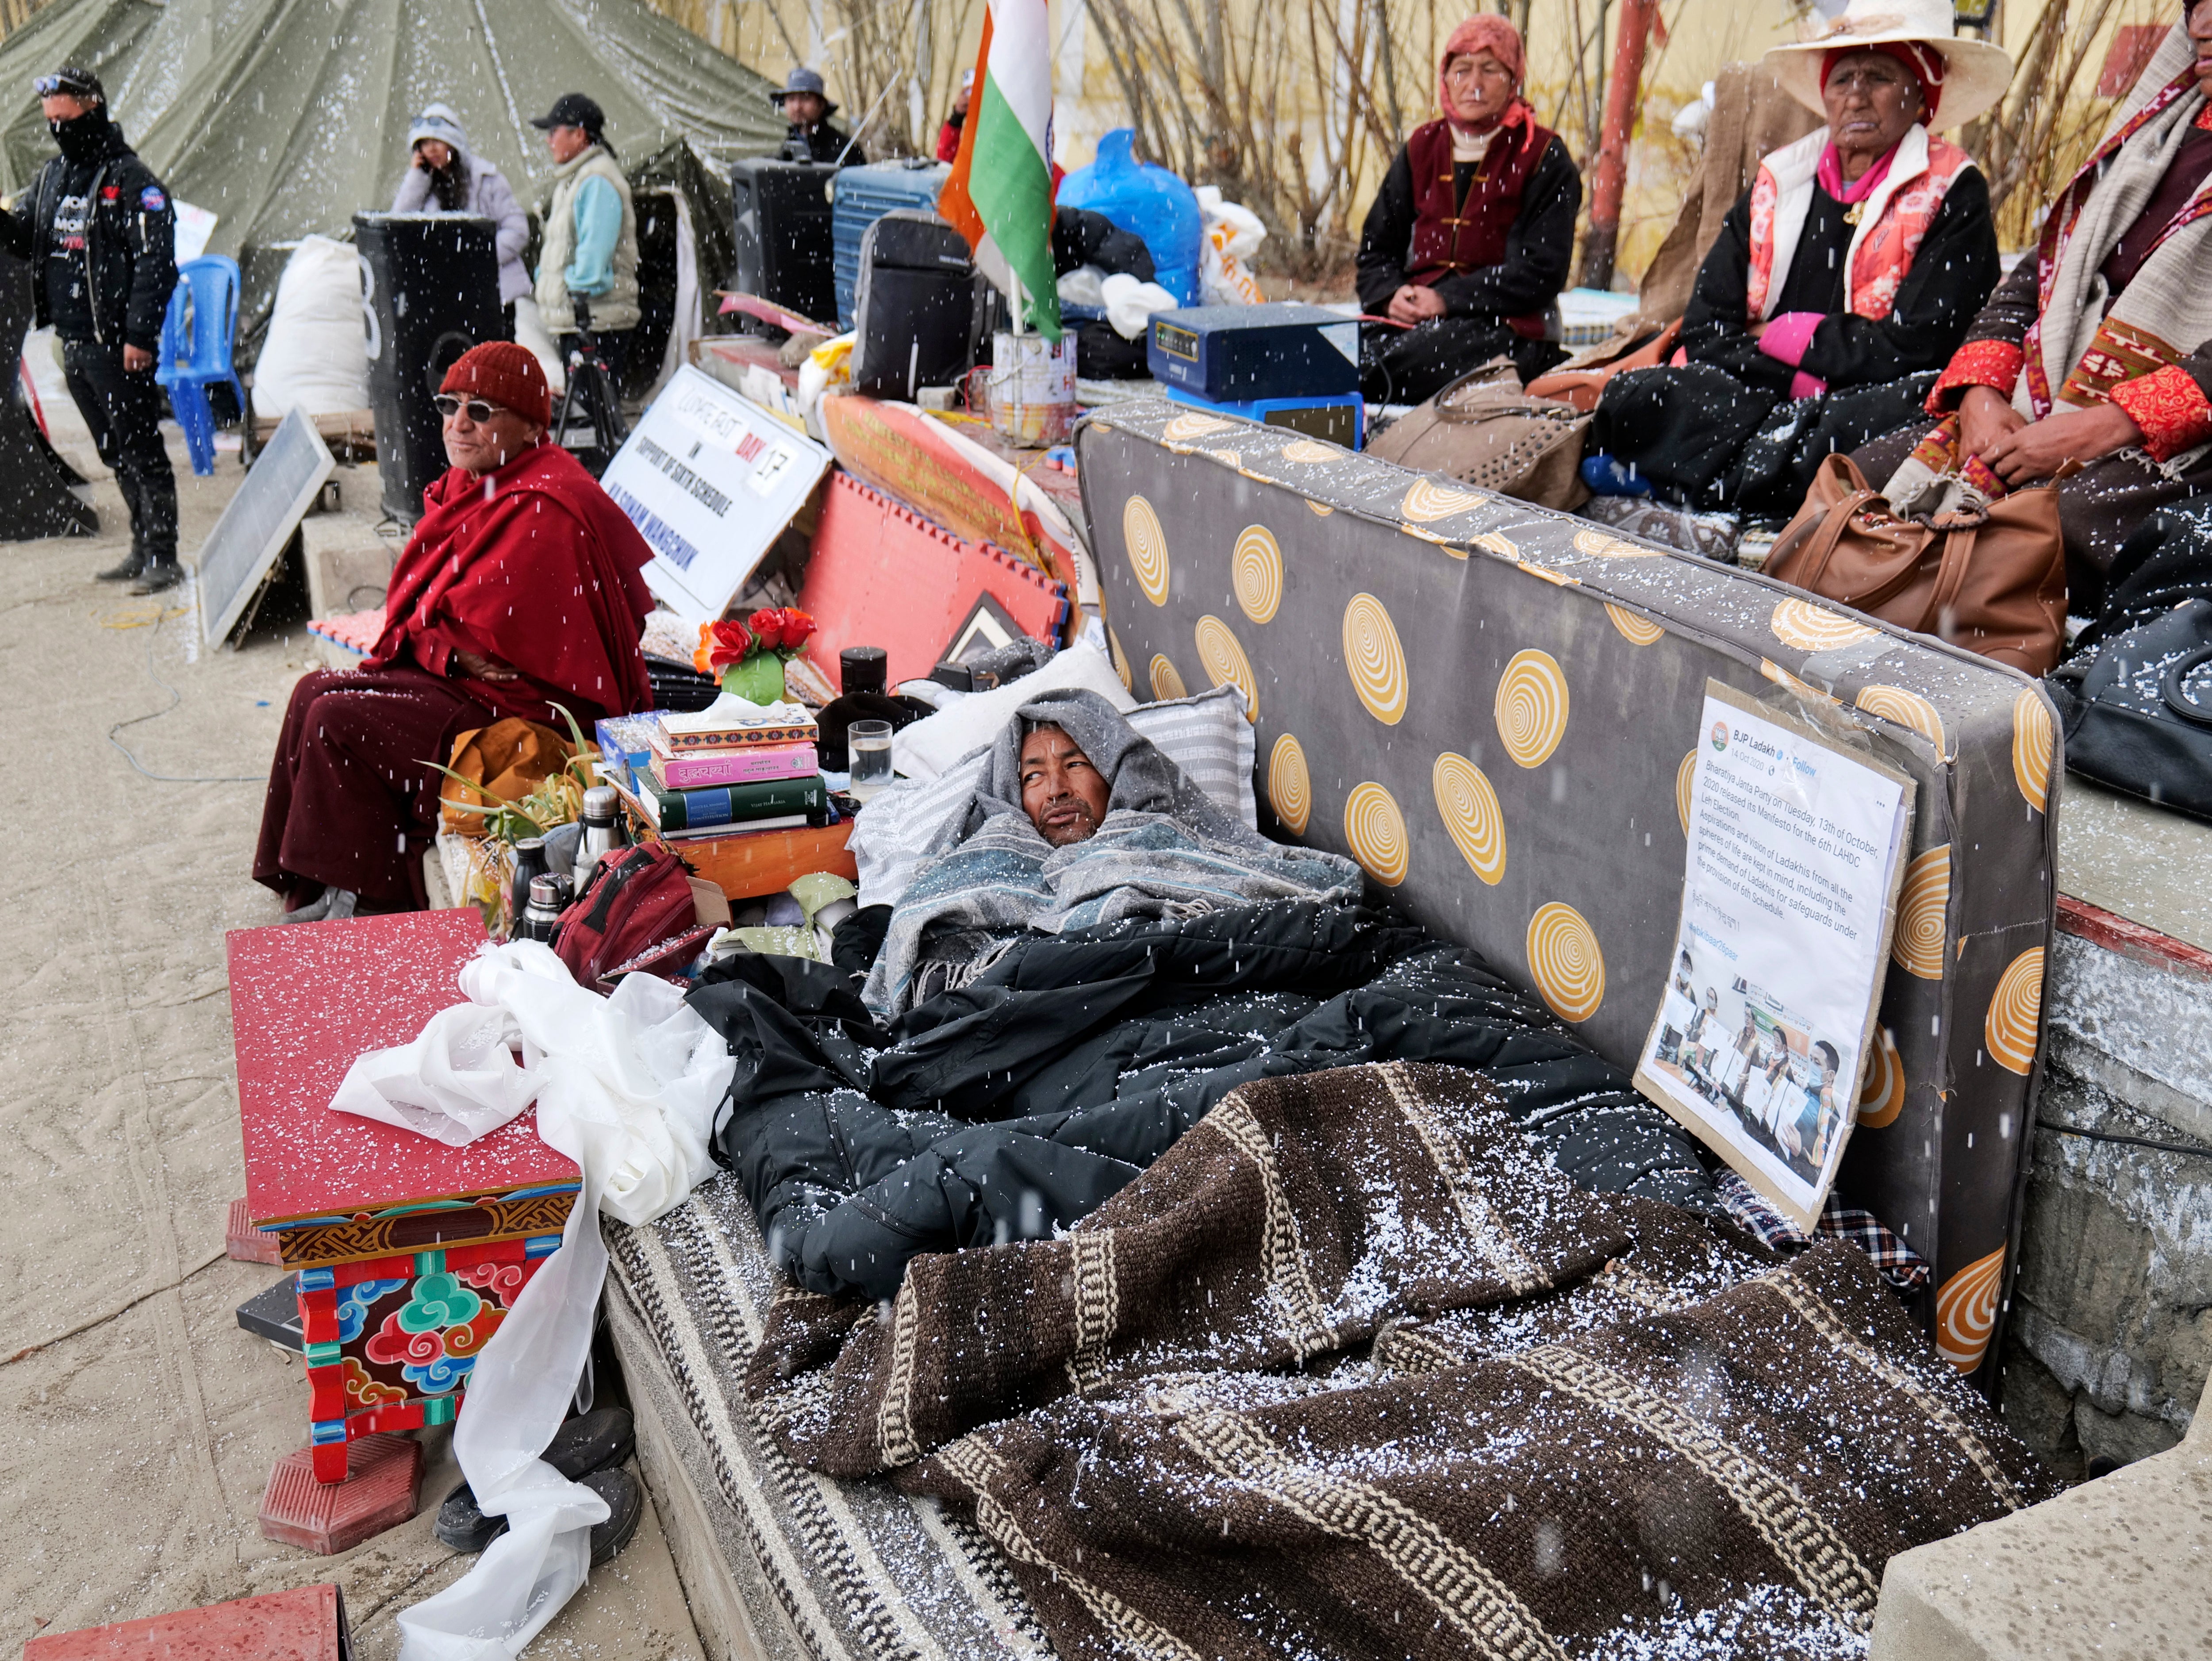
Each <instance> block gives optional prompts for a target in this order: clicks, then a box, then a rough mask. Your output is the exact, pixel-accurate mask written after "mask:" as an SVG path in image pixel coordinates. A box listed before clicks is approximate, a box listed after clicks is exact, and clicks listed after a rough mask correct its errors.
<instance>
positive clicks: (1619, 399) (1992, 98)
mask: <svg viewBox="0 0 2212 1661" xmlns="http://www.w3.org/2000/svg"><path fill="white" fill-rule="evenodd" d="M1951 27H1952V26H1951V6H1950V0H1853V3H1852V4H1851V5H1850V6H1849V7H1848V8H1846V9H1845V10H1844V13H1843V15H1841V16H1840V17H1838V18H1837V19H1835V20H1834V21H1832V22H1831V23H1829V24H1827V25H1826V26H1824V27H1822V29H1821V30H1820V33H1819V34H1818V35H1817V36H1816V38H1814V40H1809V41H1806V42H1801V43H1798V44H1796V45H1793V46H1782V47H1778V48H1776V49H1775V50H1774V51H1773V52H1770V53H1768V54H1767V62H1768V63H1769V64H1771V66H1772V67H1773V69H1774V71H1775V74H1776V76H1777V78H1778V79H1779V80H1780V81H1781V82H1782V85H1783V88H1784V90H1785V91H1787V92H1789V93H1790V94H1793V95H1794V96H1795V97H1796V99H1797V100H1798V101H1800V102H1801V103H1802V104H1804V105H1805V106H1807V107H1808V108H1810V109H1814V110H1817V111H1818V112H1820V114H1821V115H1822V116H1823V117H1825V118H1826V125H1825V126H1823V127H1821V128H1820V129H1819V130H1817V131H1814V132H1812V133H1808V135H1806V137H1803V138H1801V139H1799V140H1797V141H1796V143H1792V144H1786V145H1784V147H1783V148H1782V149H1778V150H1777V151H1775V152H1774V153H1773V154H1772V155H1769V156H1768V157H1767V158H1766V160H1765V161H1763V162H1761V163H1760V164H1759V176H1758V178H1757V179H1755V180H1754V181H1753V185H1752V187H1751V189H1750V190H1749V191H1748V192H1746V193H1745V195H1744V197H1743V198H1742V199H1741V201H1739V202H1738V203H1737V204H1735V207H1734V208H1733V209H1731V210H1729V215H1728V217H1727V218H1726V219H1725V220H1724V221H1723V223H1722V228H1721V234H1720V236H1719V239H1718V240H1717V241H1716V242H1715V243H1714V244H1713V246H1712V248H1711V251H1710V252H1708V253H1707V254H1706V256H1705V263H1704V264H1703V265H1701V266H1700V267H1699V271H1698V281H1697V287H1696V289H1694V291H1693V292H1692V295H1691V298H1690V304H1689V308H1688V310H1687V311H1686V313H1684V314H1683V318H1682V336H1681V344H1682V350H1681V354H1680V356H1678V357H1677V358H1676V360H1675V362H1676V365H1677V366H1678V367H1674V368H1658V369H1645V370H1639V371H1632V372H1630V373H1628V374H1621V375H1617V376H1615V377H1614V378H1613V380H1612V381H1610V382H1609V383H1607V387H1606V391H1605V395H1604V397H1603V398H1602V399H1601V401H1600V403H1599V405H1598V415H1597V419H1596V420H1595V422H1594V423H1592V424H1591V429H1590V444H1591V447H1592V448H1593V449H1595V450H1601V451H1603V452H1605V453H1609V454H1610V455H1611V456H1612V457H1613V459H1615V460H1616V461H1618V462H1620V463H1622V464H1623V465H1625V466H1628V467H1632V469H1633V472H1634V475H1635V477H1636V479H1637V481H1638V484H1649V485H1650V486H1654V487H1656V489H1657V490H1659V491H1660V493H1661V494H1662V496H1671V497H1672V498H1673V499H1674V500H1676V501H1678V502H1686V503H1687V504H1688V505H1691V506H1692V507H1698V508H1726V509H1728V510H1730V511H1732V512H1735V513H1739V514H1744V515H1746V516H1748V517H1753V518H1758V517H1775V518H1784V519H1786V518H1787V517H1788V516H1789V515H1790V514H1792V513H1793V512H1795V511H1796V508H1797V505H1798V503H1799V502H1801V501H1802V499H1803V497H1804V494H1805V490H1806V487H1807V486H1808V484H1811V482H1812V475H1813V472H1814V468H1815V467H1816V466H1817V465H1819V463H1820V459H1822V458H1823V457H1825V456H1826V455H1827V454H1828V453H1830V452H1831V451H1832V450H1838V449H1850V448H1851V447H1854V446H1856V445H1859V444H1863V443H1865V442H1866V441H1867V440H1869V438H1872V437H1874V436H1875V435H1878V434H1881V433H1886V432H1887V431H1889V430H1890V429H1892V428H1893V427H1894V426H1895V425H1896V424H1897V423H1899V422H1900V421H1902V420H1904V419H1905V418H1906V417H1908V416H1909V415H1910V414H1911V412H1912V411H1914V410H1916V409H1917V408H1918V407H1919V403H1920V400H1921V399H1923V398H1924V397H1925V396H1926V395H1927V389H1928V386H1929V384H1930V381H1929V377H1930V376H1931V375H1932V374H1934V372H1935V371H1936V370H1938V369H1940V368H1942V366H1943V363H1944V361H1945V360H1946V359H1947V358H1948V357H1949V356H1950V355H1951V353H1952V351H1953V350H1954V349H1956V347H1957V346H1958V344H1959V342H1960V339H1962V338H1964V337H1965V334H1966V327H1967V325H1968V324H1970V323H1971V322H1972V320H1973V316H1974V313H1975V311H1976V310H1977V309H1978V307H1980V305H1981V303H1982V301H1984V299H1985V298H1987V296H1988V295H1989V292H1990V289H1991V288H1993V287H1994V286H1995V285H1996V280H1997V274H1998V266H1997V240H1996V226H1995V225H1994V224H1993V223H1992V222H1991V220H1990V193H1989V186H1988V185H1987V184H1986V183H1985V182H1984V179H1983V178H1982V175H1981V173H1980V172H1979V170H1978V169H1977V168H1976V167H1975V166H1974V164H1973V162H1972V160H1971V159H1969V157H1968V156H1967V155H1966V152H1965V151H1964V150H1962V149H1959V147H1958V146H1957V145H1955V144H1953V143H1949V142H1948V140H1946V139H1943V138H1942V137H1938V136H1937V134H1938V133H1939V132H1940V131H1943V130H1947V129H1951V128H1955V127H1957V126H1959V125H1961V124H1963V123H1965V122H1966V121H1969V120H1972V119H1973V118H1974V117H1975V116H1977V115H1979V114H1980V113H1983V112H1984V110H1986V109H1987V108H1988V107H1989V106H1990V105H1991V104H1993V103H1995V102H1996V100H1998V99H1999V98H2002V96H2003V95H2004V90H2005V87H2006V85H2007V83H2008V81H2009V80H2010V77H2011V59H2010V58H2008V57H2007V56H2006V55H2005V53H2004V52H2002V50H2000V49H1999V48H1997V47H1996V46H1990V45H1988V44H1986V43H1985V42H1982V41H1978V40H1960V39H1955V38H1954V36H1953V34H1952V33H1951ZM1781 405H1791V406H1792V407H1791V408H1790V411H1789V413H1788V416H1787V418H1786V419H1785V418H1784V414H1783V411H1781V410H1780V409H1779V408H1778V406H1781Z"/></svg>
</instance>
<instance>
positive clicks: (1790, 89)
mask: <svg viewBox="0 0 2212 1661" xmlns="http://www.w3.org/2000/svg"><path fill="white" fill-rule="evenodd" d="M1952 27H1953V24H1952V14H1951V0H1850V5H1848V6H1846V7H1845V8H1844V10H1843V13H1842V15H1839V16H1836V17H1832V18H1827V19H1825V20H1823V19H1820V18H1815V19H1814V20H1813V21H1811V22H1810V23H1808V25H1807V26H1806V29H1805V38H1804V39H1803V40H1798V41H1796V42H1794V43H1792V44H1791V45H1790V46H1777V47H1775V48H1774V49H1773V50H1772V51H1771V52H1768V53H1767V54H1766V59H1765V61H1766V64H1767V67H1768V68H1770V69H1771V70H1773V71H1774V76H1775V78H1776V79H1777V80H1778V81H1779V82H1781V83H1782V88H1783V90H1784V91H1785V92H1787V93H1788V94H1790V96H1791V97H1792V98H1795V99H1796V100H1797V101H1798V102H1799V103H1801V104H1802V105H1804V106H1806V108H1808V109H1809V110H1812V111H1814V113H1817V114H1819V115H1820V116H1821V117H1822V118H1823V119H1825V118H1826V115H1827V106H1826V104H1825V103H1823V102H1822V101H1821V98H1820V64H1821V60H1822V59H1823V58H1826V56H1827V55H1828V53H1830V52H1834V51H1836V50H1837V49H1838V48H1843V49H1844V50H1849V49H1850V48H1853V47H1861V46H1886V45H1888V44H1890V43H1892V42H1897V41H1911V42H1912V43H1913V44H1915V45H1917V46H1925V47H1927V48H1928V49H1929V51H1931V52H1936V53H1939V54H1940V55H1941V56H1942V59H1943V95H1942V99H1941V100H1939V101H1938V102H1937V104H1936V113H1935V114H1934V116H1933V117H1931V118H1930V119H1929V123H1928V125H1929V126H1931V127H1938V128H1949V127H1962V126H1964V125H1966V123H1967V122H1969V121H1971V120H1972V119H1974V118H1975V117H1976V116H1978V115H1983V114H1986V113H1988V112H1989V110H1990V107H1991V106H1994V105H1995V104H1996V101H1997V100H1999V99H2001V98H2002V97H2003V96H2004V95H2005V88H2007V87H2008V86H2010V85H2011V84H2012V54H2011V53H2010V52H2007V51H2006V50H2005V49H2004V48H2003V47H2002V46H1991V45H1990V43H1989V42H1988V41H1986V40H1962V39H1960V37H1959V36H1957V35H1955V34H1954V33H1952V32H1951V30H1952Z"/></svg>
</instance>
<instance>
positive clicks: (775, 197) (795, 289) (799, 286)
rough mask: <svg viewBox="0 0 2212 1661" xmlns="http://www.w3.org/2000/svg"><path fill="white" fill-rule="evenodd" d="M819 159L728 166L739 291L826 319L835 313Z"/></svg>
mask: <svg viewBox="0 0 2212 1661" xmlns="http://www.w3.org/2000/svg"><path fill="white" fill-rule="evenodd" d="M836 176H837V169H836V168H835V167H830V166H829V165H827V164H826V163H812V162H799V161H766V160H761V159H753V160H748V161H739V162H738V163H736V164H735V165H733V166H732V167H731V168H730V199H731V204H732V210H733V212H734V214H735V216H736V228H737V238H738V265H737V270H736V271H735V273H734V274H733V275H732V278H731V283H732V287H734V288H736V289H738V291H739V292H740V293H743V294H749V295H758V296H759V297H760V298H761V299H763V300H768V301H774V302H775V304H777V305H779V306H781V307H784V309H785V310H787V311H793V312H797V313H799V315H800V316H801V317H804V318H810V319H813V320H814V321H816V322H818V323H823V324H826V325H834V324H835V323H836V320H837V272H836V265H834V264H833V254H834V252H835V244H834V242H833V240H832V238H831V234H830V220H829V183H830V181H831V180H832V179H836Z"/></svg>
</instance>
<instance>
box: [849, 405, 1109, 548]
mask: <svg viewBox="0 0 2212 1661" xmlns="http://www.w3.org/2000/svg"><path fill="white" fill-rule="evenodd" d="M821 415H822V430H823V432H824V433H826V434H828V435H829V448H830V449H831V451H832V452H834V453H836V457H837V465H839V466H841V467H842V468H844V469H845V470H846V471H847V472H849V473H851V474H853V476H854V478H858V479H859V480H860V482H861V483H862V484H867V485H870V486H872V487H873V488H874V489H876V490H881V491H882V492H883V493H884V495H885V496H890V498H891V499H892V500H893V501H894V502H901V503H902V504H904V505H905V506H907V507H908V508H913V509H914V510H915V512H916V513H918V514H921V516H922V517H923V518H924V519H926V520H929V521H930V522H931V523H932V524H935V525H941V526H944V527H945V529H946V530H948V531H950V532H952V534H953V535H954V536H957V537H960V538H964V539H965V540H967V541H969V542H982V543H988V544H990V545H992V546H993V547H995V548H1003V549H1005V550H1006V551H1007V552H1008V553H1011V554H1018V555H1020V556H1022V557H1024V559H1025V560H1026V561H1027V562H1028V563H1030V564H1032V565H1035V566H1036V567H1037V568H1039V569H1041V570H1042V571H1043V572H1044V574H1045V575H1047V576H1049V577H1054V578H1056V579H1057V580H1058V581H1060V582H1062V583H1064V584H1066V586H1067V587H1069V588H1071V589H1073V587H1076V585H1077V582H1078V580H1079V579H1078V575H1077V573H1078V567H1077V565H1076V560H1075V540H1076V539H1075V532H1074V528H1073V526H1071V525H1070V524H1069V523H1068V520H1067V514H1066V507H1065V503H1064V502H1062V501H1061V500H1060V499H1059V498H1057V497H1055V496H1054V493H1053V490H1051V488H1050V486H1049V485H1048V480H1051V479H1065V478H1066V477H1067V476H1066V474H1063V473H1054V472H1050V471H1049V470H1048V469H1046V468H1044V467H1042V466H1040V465H1038V463H1039V461H1040V458H1039V457H1038V456H1037V454H1036V452H1034V451H1031V452H1029V453H1025V454H1017V453H1009V452H1007V451H1006V449H1005V448H1004V447H1003V446H1004V441H1003V440H1000V439H999V437H998V435H996V434H995V433H994V432H993V431H992V430H991V429H990V428H989V427H988V426H987V425H986V424H984V423H980V422H973V421H969V422H963V423H961V424H960V425H959V426H957V427H955V426H951V425H950V424H948V423H946V422H945V421H941V420H939V419H938V418H937V417H933V416H932V415H930V414H929V413H928V412H927V411H923V410H920V409H917V408H915V406H914V405H911V404H898V403H893V402H890V401H888V400H885V399H873V398H863V397H860V395H858V394H857V393H853V392H841V393H839V394H837V395H836V396H834V397H830V398H825V399H823V400H822V408H821ZM994 443H995V444H997V445H999V446H1000V447H998V448H994V447H993V446H994ZM1069 484H1070V486H1071V488H1072V487H1073V481H1072V480H1070V481H1069ZM1073 494H1074V495H1075V496H1076V498H1077V506H1076V514H1077V516H1078V517H1080V516H1081V514H1082V508H1081V505H1080V496H1081V493H1080V491H1079V490H1077V491H1073ZM1017 504H1018V505H1017Z"/></svg>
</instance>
